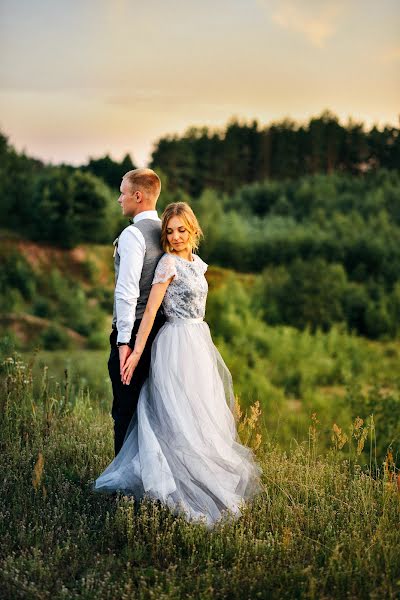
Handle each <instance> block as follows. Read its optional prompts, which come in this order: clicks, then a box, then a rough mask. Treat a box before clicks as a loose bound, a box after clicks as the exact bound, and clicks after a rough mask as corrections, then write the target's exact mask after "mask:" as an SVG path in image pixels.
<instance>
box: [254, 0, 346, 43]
mask: <svg viewBox="0 0 400 600" xmlns="http://www.w3.org/2000/svg"><path fill="white" fill-rule="evenodd" d="M258 1H259V4H260V5H261V6H263V7H264V8H266V7H267V6H268V7H271V6H272V14H271V18H272V20H273V21H274V23H276V24H277V25H279V26H280V27H282V28H283V29H288V30H289V31H294V32H296V33H300V34H302V35H303V36H305V38H306V39H307V40H308V41H309V42H310V43H311V44H312V45H313V46H316V47H318V48H322V47H323V46H324V45H325V42H326V40H327V39H329V38H330V37H332V36H333V35H334V34H335V33H336V30H337V28H338V22H339V20H340V17H341V16H342V14H343V12H344V9H345V3H344V0H336V1H333V0H308V1H307V2H304V1H302V0H278V1H274V2H272V3H271V2H268V0H258Z"/></svg>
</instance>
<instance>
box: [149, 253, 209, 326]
mask: <svg viewBox="0 0 400 600" xmlns="http://www.w3.org/2000/svg"><path fill="white" fill-rule="evenodd" d="M192 258H193V262H189V261H188V260H185V259H184V258H180V257H179V256H176V255H175V254H164V255H163V256H162V257H161V258H160V260H159V262H158V265H157V267H156V270H155V273H154V279H153V284H154V283H161V282H164V281H167V279H169V278H170V277H172V276H174V278H173V280H172V281H171V283H170V284H169V286H168V288H167V291H166V293H165V296H164V300H163V309H164V313H165V316H166V317H180V318H181V319H193V318H199V317H202V318H203V317H204V315H205V311H206V300H207V292H208V284H207V280H206V278H205V277H204V273H205V272H206V271H207V266H208V265H207V264H206V263H205V262H204V261H203V260H201V258H200V257H199V256H197V255H196V254H193V255H192Z"/></svg>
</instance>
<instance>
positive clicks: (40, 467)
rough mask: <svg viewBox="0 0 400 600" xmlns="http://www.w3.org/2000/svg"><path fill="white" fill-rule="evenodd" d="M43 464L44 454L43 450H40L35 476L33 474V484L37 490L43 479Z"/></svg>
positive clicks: (34, 470)
mask: <svg viewBox="0 0 400 600" xmlns="http://www.w3.org/2000/svg"><path fill="white" fill-rule="evenodd" d="M43 465H44V459H43V454H42V453H41V452H39V455H38V459H37V461H36V464H35V466H34V469H33V476H32V485H33V487H34V488H35V492H36V491H37V489H38V487H39V485H40V482H41V479H42V475H43Z"/></svg>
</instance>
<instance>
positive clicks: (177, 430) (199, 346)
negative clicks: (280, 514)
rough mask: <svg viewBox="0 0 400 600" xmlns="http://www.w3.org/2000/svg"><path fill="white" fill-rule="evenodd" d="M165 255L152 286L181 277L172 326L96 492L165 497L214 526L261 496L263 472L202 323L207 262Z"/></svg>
mask: <svg viewBox="0 0 400 600" xmlns="http://www.w3.org/2000/svg"><path fill="white" fill-rule="evenodd" d="M192 259H193V261H192V262H191V261H188V260H186V259H183V258H181V257H179V256H176V255H173V254H164V255H163V256H162V257H161V259H160V261H159V263H158V265H157V268H156V271H155V274H154V279H153V284H154V283H159V282H165V281H167V280H168V279H169V278H170V277H172V276H174V278H173V280H172V281H171V283H170V284H169V286H168V288H167V291H166V294H165V296H164V300H163V309H164V313H165V315H166V317H167V322H166V323H165V325H164V326H163V327H162V328H161V329H160V331H159V333H158V334H157V337H156V338H155V340H154V342H153V345H152V350H151V366H150V373H149V377H148V379H147V380H146V382H145V383H144V385H143V387H142V390H141V392H140V396H139V401H138V406H137V411H136V412H135V414H134V416H133V417H132V420H131V422H130V424H129V427H128V430H127V433H126V436H125V439H124V443H123V446H122V448H121V450H120V452H119V453H118V454H117V456H116V457H115V458H114V460H113V461H112V462H111V464H110V465H108V467H107V468H106V469H105V471H104V472H103V473H102V474H101V475H100V476H99V477H98V479H97V480H96V481H95V484H94V489H95V490H96V491H105V492H112V491H117V490H119V491H121V492H123V493H124V494H128V495H133V496H134V497H135V498H136V499H140V498H143V497H144V496H147V497H150V498H154V499H158V500H160V501H161V502H162V503H164V504H166V505H167V506H168V507H169V508H170V509H171V510H172V511H173V512H174V514H178V513H181V514H182V513H183V515H184V516H185V518H186V519H187V520H188V521H202V522H203V523H204V524H205V525H207V526H208V527H211V526H212V525H213V524H214V523H216V522H217V521H218V520H220V519H221V518H223V517H229V515H232V516H234V517H235V518H236V517H238V516H240V514H241V510H240V507H241V504H242V503H243V502H244V501H245V500H247V499H249V498H251V497H252V496H254V495H255V494H256V493H257V492H259V491H260V490H261V484H260V474H261V469H260V467H259V466H258V465H257V463H256V462H255V459H254V455H253V452H252V450H251V449H250V448H248V447H246V446H243V445H242V444H241V443H240V440H239V438H238V435H237V431H236V425H235V419H234V416H233V411H234V394H233V389H232V379H231V375H230V372H229V370H228V369H227V367H226V365H225V363H224V361H223V359H222V357H221V355H220V354H219V352H218V350H217V348H216V347H215V346H214V344H213V342H212V339H211V335H210V330H209V328H208V325H207V324H206V323H205V322H204V321H203V317H204V314H205V306H206V298H207V291H208V285H207V280H206V278H205V276H204V273H205V271H206V270H207V264H206V263H205V262H204V261H203V260H201V258H200V257H199V256H197V255H192Z"/></svg>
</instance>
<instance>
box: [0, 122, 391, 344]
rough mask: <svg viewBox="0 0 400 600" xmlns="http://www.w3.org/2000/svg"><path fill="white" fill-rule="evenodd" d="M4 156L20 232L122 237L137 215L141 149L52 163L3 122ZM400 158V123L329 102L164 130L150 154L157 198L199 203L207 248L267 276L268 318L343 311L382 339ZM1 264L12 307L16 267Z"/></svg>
mask: <svg viewBox="0 0 400 600" xmlns="http://www.w3.org/2000/svg"><path fill="white" fill-rule="evenodd" d="M267 142H268V143H267ZM271 149H272V150H271ZM274 161H275V162H276V164H278V165H279V169H278V168H277V167H274V164H275V162H274ZM0 164H1V167H0V198H1V205H0V218H1V223H2V226H3V227H4V228H6V229H7V230H8V231H14V232H16V233H18V234H19V235H22V236H23V237H25V238H28V239H31V240H34V241H39V242H41V243H48V244H52V245H55V246H59V247H62V248H66V249H70V248H73V247H74V246H76V245H77V244H80V243H100V244H107V243H110V240H112V239H114V237H115V236H116V235H117V234H118V233H119V232H120V231H121V229H122V228H123V227H124V226H125V225H126V222H124V220H123V219H121V216H120V210H119V206H118V204H117V202H116V198H117V197H118V186H119V182H120V179H121V177H122V175H123V174H124V173H125V172H126V171H127V170H129V169H131V168H134V166H135V165H134V162H133V161H132V159H131V157H130V156H129V155H126V156H125V157H124V158H123V160H122V161H121V162H119V163H118V162H116V161H114V160H113V159H112V158H111V157H109V156H107V155H106V156H104V157H101V158H97V159H94V158H92V159H90V160H89V161H88V162H87V164H85V165H82V166H81V167H79V168H78V167H71V166H69V165H58V166H53V165H48V164H43V163H42V162H40V161H38V160H33V159H31V158H29V157H27V156H25V155H24V154H20V153H18V152H16V151H15V149H14V148H13V147H12V146H11V145H10V144H9V143H8V140H7V138H6V137H5V136H4V135H2V136H1V137H0ZM257 165H259V167H257ZM260 165H261V166H260ZM262 165H264V166H262ZM399 165H400V137H399V130H398V129H396V128H394V127H385V128H384V129H383V130H379V129H377V128H376V127H374V128H372V129H371V130H370V131H366V130H365V128H364V127H363V125H362V124H355V123H353V122H350V123H349V124H348V125H347V126H342V125H340V124H339V122H338V120H337V118H336V117H335V116H334V115H332V114H331V113H329V111H325V112H324V113H322V115H321V116H320V117H316V118H313V119H311V120H310V121H309V123H308V124H307V125H306V126H297V125H295V124H294V123H292V122H287V121H284V122H282V123H280V124H271V125H270V126H268V127H266V128H263V129H259V127H258V125H257V124H256V123H253V124H252V125H251V126H250V125H248V124H239V123H238V122H231V123H229V124H228V125H227V126H226V129H225V130H224V131H222V132H214V133H211V132H210V131H208V130H207V129H201V130H193V129H191V130H189V131H188V132H187V133H186V134H185V135H184V136H182V137H181V138H178V137H171V136H170V137H167V138H165V139H161V140H159V141H158V142H157V143H156V144H155V149H154V152H153V155H152V166H153V167H154V168H155V169H156V170H157V171H158V172H159V173H160V175H161V179H162V184H163V191H162V194H161V198H160V200H159V205H158V206H159V211H160V212H161V211H162V209H163V208H164V207H165V206H166V204H168V203H169V202H170V201H174V200H185V201H187V202H189V203H190V204H191V205H192V207H193V208H194V210H195V212H196V214H197V215H198V217H199V219H200V222H201V225H202V227H203V230H204V232H205V239H204V243H203V245H202V246H201V248H200V253H201V255H202V257H203V258H204V259H205V260H206V261H208V262H210V263H211V264H212V265H216V266H220V267H224V268H228V269H233V270H235V271H239V272H242V273H252V274H254V275H255V277H256V285H255V288H254V293H253V294H252V296H253V299H252V302H251V310H252V311H255V312H256V313H257V314H258V315H260V317H261V318H262V320H264V321H265V322H266V323H267V324H270V325H275V324H287V325H291V326H294V327H297V328H300V329H303V328H305V327H311V330H312V331H315V330H316V329H317V328H321V329H322V330H324V331H328V330H329V328H330V327H332V325H333V324H341V325H344V326H345V327H346V329H347V330H348V331H349V332H351V331H353V332H355V333H357V334H360V335H363V336H366V337H368V338H370V339H395V338H396V337H397V336H398V333H399V327H400V325H399V323H400V318H399V317H400V283H399V281H398V273H399V272H400V243H399V242H400V170H399ZM250 167H251V168H252V169H253V171H251V169H250ZM214 175H218V176H219V175H221V177H222V178H221V180H218V177H217V178H216V179H215V178H213V176H214ZM5 260H10V261H11V262H12V259H7V258H5ZM1 277H2V280H1V282H0V285H1V289H2V290H3V292H2V296H3V298H5V300H4V302H5V304H6V305H9V306H10V302H11V305H12V301H11V300H10V299H9V298H8V297H7V294H9V293H11V292H9V291H7V290H10V289H12V287H13V286H12V281H9V278H11V280H12V279H13V277H14V275H13V274H12V268H11V270H10V269H6V270H3V274H2V276H1ZM26 285H27V284H26Z"/></svg>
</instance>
